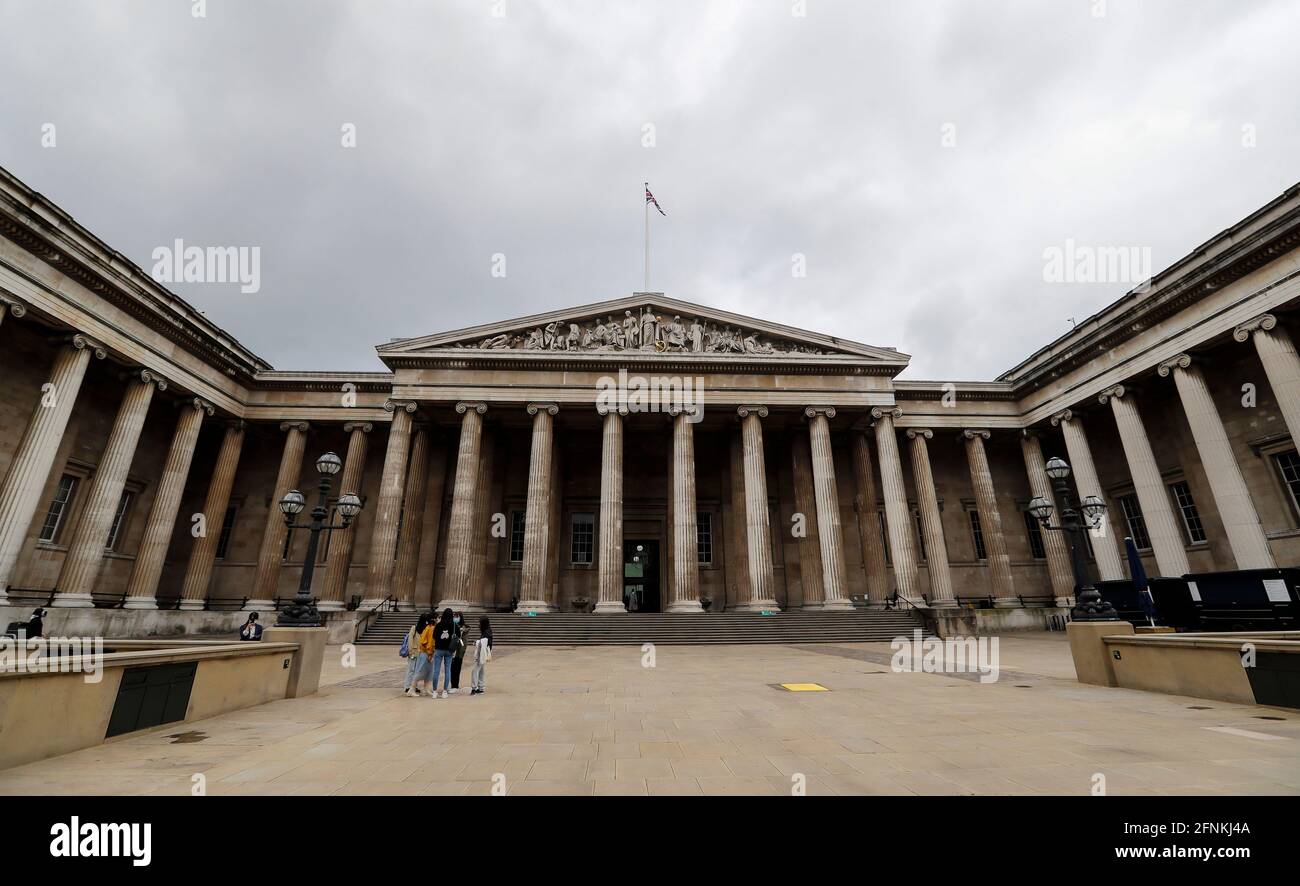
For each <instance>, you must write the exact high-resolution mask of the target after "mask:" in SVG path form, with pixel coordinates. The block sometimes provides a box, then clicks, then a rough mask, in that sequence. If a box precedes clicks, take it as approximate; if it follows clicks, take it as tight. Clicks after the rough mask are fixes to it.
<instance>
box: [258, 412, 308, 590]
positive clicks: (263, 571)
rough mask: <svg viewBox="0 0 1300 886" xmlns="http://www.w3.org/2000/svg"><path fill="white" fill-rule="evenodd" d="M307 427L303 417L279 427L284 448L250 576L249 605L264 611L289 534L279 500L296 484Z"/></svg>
mask: <svg viewBox="0 0 1300 886" xmlns="http://www.w3.org/2000/svg"><path fill="white" fill-rule="evenodd" d="M309 427H310V426H309V425H308V424H307V422H305V421H286V422H281V423H280V430H281V431H284V449H283V451H281V453H280V469H279V471H277V472H276V475H275V487H274V488H273V490H272V497H271V506H270V507H269V508H267V511H266V525H265V526H264V527H263V528H262V546H261V548H260V549H259V550H258V552H257V572H256V574H254V576H253V587H252V590H251V591H250V593H251V594H252V599H250V600H249V601H248V608H249V609H260V610H262V611H263V612H267V611H273V610H274V609H275V596H276V589H277V588H278V587H279V584H280V566H281V564H283V563H284V537H285V536H286V535H288V534H289V528H288V526H286V525H285V522H284V514H282V513H281V512H280V507H279V503H280V499H282V498H284V496H285V494H287V493H288V492H289V490H291V489H297V488H298V480H299V479H300V478H301V476H302V456H303V451H304V450H305V449H306V448H307V431H308V429H309Z"/></svg>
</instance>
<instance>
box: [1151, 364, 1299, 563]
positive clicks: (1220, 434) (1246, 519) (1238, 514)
mask: <svg viewBox="0 0 1300 886" xmlns="http://www.w3.org/2000/svg"><path fill="white" fill-rule="evenodd" d="M1159 372H1160V375H1162V376H1167V375H1169V374H1171V373H1172V374H1173V377H1174V384H1175V385H1176V386H1177V388H1178V397H1179V399H1181V400H1182V402H1183V411H1184V412H1185V413H1186V414H1187V423H1188V425H1190V426H1191V429H1192V439H1193V440H1195V441H1196V451H1197V453H1198V454H1199V455H1200V456H1201V466H1202V467H1203V468H1204V469H1205V478H1206V480H1208V481H1209V484H1210V493H1211V494H1212V495H1213V496H1214V504H1215V506H1216V507H1217V508H1218V510H1219V519H1220V520H1222V521H1223V530H1224V532H1226V533H1227V535H1228V545H1229V547H1231V548H1232V556H1233V559H1235V560H1236V561H1237V568H1238V569H1273V568H1274V567H1276V565H1277V564H1276V563H1275V562H1274V560H1273V553H1272V551H1271V550H1269V546H1268V536H1266V535H1265V534H1264V527H1263V525H1262V524H1261V523H1260V522H1259V513H1258V512H1257V511H1256V510H1255V503H1254V501H1253V500H1252V499H1251V497H1250V489H1249V488H1248V487H1247V486H1246V478H1245V477H1244V476H1242V473H1241V465H1240V464H1238V463H1237V456H1236V454H1235V453H1233V451H1232V444H1231V443H1229V442H1228V432H1227V431H1226V430H1224V427H1223V420H1222V419H1221V418H1219V408H1218V407H1217V406H1215V405H1214V398H1213V397H1212V396H1210V389H1209V387H1208V386H1207V385H1206V384H1205V376H1204V375H1203V374H1202V373H1201V370H1200V367H1198V366H1196V365H1195V364H1194V363H1193V362H1192V358H1191V357H1190V356H1189V355H1187V354H1179V355H1178V356H1177V357H1175V358H1174V359H1173V360H1170V361H1167V362H1165V363H1162V364H1161V365H1160V368H1159Z"/></svg>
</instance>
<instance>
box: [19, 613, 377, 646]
mask: <svg viewBox="0 0 1300 886" xmlns="http://www.w3.org/2000/svg"><path fill="white" fill-rule="evenodd" d="M34 608H35V607H34V606H21V607H20V606H0V629H3V628H4V626H5V625H7V624H9V623H10V622H14V621H21V622H26V621H27V620H28V619H29V618H31V617H32V610H33V609H34ZM44 609H45V619H44V621H45V635H46V636H47V637H131V638H136V639H149V638H154V637H158V638H167V637H208V638H212V637H222V636H225V637H229V638H230V639H232V640H234V639H237V637H236V635H237V634H238V632H239V626H240V625H242V624H243V623H244V622H245V621H247V620H248V610H243V611H232V612H185V611H181V610H176V609H94V608H91V607H85V608H68V609H62V608H60V609H55V608H52V607H49V606H46V607H44ZM322 614H323V615H325V616H326V622H325V626H326V627H327V628H329V629H330V634H329V642H330V643H331V644H335V645H337V644H340V643H351V642H352V639H353V636H354V635H355V633H356V625H357V620H358V619H359V617H360V616H359V615H358V613H356V612H328V613H322ZM258 617H259V618H260V619H261V621H262V625H263V627H267V628H269V627H271V626H272V625H274V624H275V613H274V612H262V613H259V614H258Z"/></svg>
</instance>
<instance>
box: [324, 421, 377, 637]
mask: <svg viewBox="0 0 1300 886" xmlns="http://www.w3.org/2000/svg"><path fill="white" fill-rule="evenodd" d="M374 427H375V426H374V425H373V424H371V423H370V422H368V421H350V422H348V423H347V424H345V425H344V426H343V431H344V433H346V434H347V435H348V454H347V456H346V458H344V460H343V473H342V474H341V477H342V479H341V480H339V495H342V494H343V493H345V492H355V493H356V494H358V495H360V494H361V480H362V478H363V477H364V476H365V472H366V450H367V449H368V448H369V445H368V444H369V442H370V437H369V434H370V432H371V431H372V430H374ZM364 514H365V511H364V510H362V512H361V513H360V514H358V515H357V518H356V519H355V520H353V521H352V528H351V529H347V530H344V531H343V532H336V533H331V535H330V549H329V553H328V554H327V555H326V558H325V582H324V584H322V585H321V593H320V601H319V602H318V603H317V604H316V608H317V609H319V610H321V611H324V612H338V611H340V610H341V609H343V608H344V606H345V605H346V604H345V602H344V598H345V597H346V596H347V590H348V573H349V572H350V571H351V569H352V549H353V547H355V543H356V537H357V533H358V532H360V531H361V518H362V516H363V515H364Z"/></svg>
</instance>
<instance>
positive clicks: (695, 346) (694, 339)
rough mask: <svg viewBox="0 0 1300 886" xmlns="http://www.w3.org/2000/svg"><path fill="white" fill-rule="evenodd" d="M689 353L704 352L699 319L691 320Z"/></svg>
mask: <svg viewBox="0 0 1300 886" xmlns="http://www.w3.org/2000/svg"><path fill="white" fill-rule="evenodd" d="M691 351H692V353H696V354H700V353H703V352H704V326H703V324H701V323H700V318H699V317H696V318H695V319H693V320H691Z"/></svg>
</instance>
